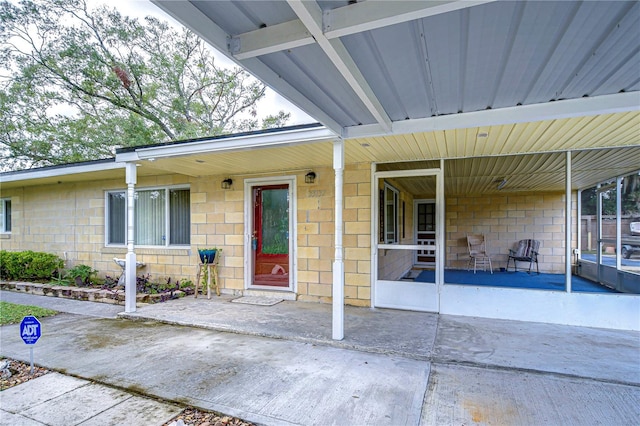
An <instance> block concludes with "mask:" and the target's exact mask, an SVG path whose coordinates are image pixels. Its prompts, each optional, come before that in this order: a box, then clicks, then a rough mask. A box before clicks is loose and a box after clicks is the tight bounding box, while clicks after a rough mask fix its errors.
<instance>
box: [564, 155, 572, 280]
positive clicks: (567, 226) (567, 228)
mask: <svg viewBox="0 0 640 426" xmlns="http://www.w3.org/2000/svg"><path fill="white" fill-rule="evenodd" d="M564 180H565V209H566V210H565V214H564V233H565V243H564V244H565V248H566V249H565V265H564V275H565V286H566V289H567V292H568V293H570V292H571V259H572V254H571V151H567V157H566V159H565V178H564Z"/></svg>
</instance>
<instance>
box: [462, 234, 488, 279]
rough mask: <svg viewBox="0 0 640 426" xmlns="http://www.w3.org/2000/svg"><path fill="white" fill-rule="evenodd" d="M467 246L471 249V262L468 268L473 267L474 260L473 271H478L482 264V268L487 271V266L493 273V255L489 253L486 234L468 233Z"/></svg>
mask: <svg viewBox="0 0 640 426" xmlns="http://www.w3.org/2000/svg"><path fill="white" fill-rule="evenodd" d="M467 248H468V249H469V263H468V264H467V269H470V268H471V263H472V262H473V273H474V274H475V273H476V270H477V269H478V266H482V270H483V271H486V270H487V266H488V267H489V272H491V273H492V274H493V267H492V266H491V256H489V255H488V254H487V242H486V240H485V238H484V234H479V235H467Z"/></svg>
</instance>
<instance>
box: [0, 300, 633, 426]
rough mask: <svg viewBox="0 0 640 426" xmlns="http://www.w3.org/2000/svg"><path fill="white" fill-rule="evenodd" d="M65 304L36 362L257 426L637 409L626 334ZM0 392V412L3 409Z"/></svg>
mask: <svg viewBox="0 0 640 426" xmlns="http://www.w3.org/2000/svg"><path fill="white" fill-rule="evenodd" d="M13 296H14V294H13V293H8V292H2V293H1V294H0V297H1V298H2V300H6V301H12V300H11V299H12V297H13ZM19 296H26V297H27V298H28V301H26V300H25V299H23V300H22V301H20V302H19V303H28V304H33V305H40V306H46V307H49V306H50V305H49V303H53V302H52V301H51V300H50V298H47V297H42V296H31V295H23V294H20V295H19ZM78 303H83V305H82V306H84V308H83V309H84V310H85V312H84V314H83V315H78V314H77V313H76V314H61V315H57V316H55V317H50V318H43V319H42V323H43V337H42V338H41V340H40V341H39V342H38V343H37V344H36V347H35V351H34V353H35V362H36V363H37V364H39V365H42V366H45V367H47V368H52V369H55V370H57V371H59V372H63V373H67V374H72V375H74V376H76V377H80V378H83V379H87V380H91V381H95V382H98V383H101V384H104V385H110V386H115V387H116V388H117V389H118V390H119V391H125V392H126V391H131V392H135V393H142V394H146V395H148V396H153V397H158V398H161V399H163V400H166V401H172V402H173V403H178V404H189V405H194V406H196V407H200V408H204V409H210V410H216V411H220V412H223V413H226V414H229V415H233V416H238V417H241V418H244V419H246V420H249V421H253V422H256V423H260V424H269V425H271V424H303V425H312V424H317V425H325V424H340V425H364V424H367V425H378V424H381V425H398V424H409V425H418V424H424V425H440V424H466V425H469V424H517V425H541V424H548V425H556V424H580V425H592V424H616V425H625V424H629V425H631V424H637V419H638V418H640V333H637V332H626V331H616V330H603V329H590V328H582V327H569V326H557V325H549V324H539V323H527V322H517V321H503V320H488V319H479V318H467V317H454V316H446V315H436V314H429V313H417V312H403V311H394V310H381V309H362V308H349V307H347V308H346V310H345V339H344V340H343V341H340V342H336V341H333V340H331V338H330V335H331V307H330V305H319V304H308V303H300V302H297V303H296V302H281V303H278V304H276V305H273V306H255V305H243V304H237V303H230V298H228V297H220V298H213V299H211V300H206V299H201V298H199V299H194V298H193V297H188V298H185V299H180V300H175V301H170V302H167V303H161V304H156V305H148V306H144V307H141V308H139V309H138V312H136V313H135V314H129V315H126V317H127V318H129V319H137V320H138V321H131V320H129V319H123V318H120V319H113V318H96V317H95V315H94V317H90V316H88V315H92V314H93V312H94V310H98V309H101V308H99V307H98V306H96V305H98V304H95V303H91V302H78ZM115 308H119V309H120V310H121V309H122V307H115ZM58 309H60V308H58ZM221 330H222V332H221ZM229 331H231V333H230V332H229ZM0 332H1V333H2V334H1V336H0V339H1V343H2V348H1V353H2V355H3V356H7V357H11V358H16V359H21V360H28V356H29V351H28V348H27V347H26V345H24V343H22V341H21V340H20V338H19V335H18V326H17V325H10V326H3V327H1V328H0ZM37 380H39V379H37ZM25 385H26V384H25ZM25 385H20V386H18V388H20V387H22V386H25ZM5 392H6V391H5ZM5 392H3V393H0V398H2V400H0V404H1V408H2V410H5V411H8V412H11V413H14V412H16V411H15V409H14V408H13V407H10V406H9V407H8V406H7V404H5V397H4V396H3V395H4V393H5ZM168 405H169V406H171V405H172V404H171V403H168ZM35 411H38V410H35ZM3 417H4V416H3ZM12 424H13V423H12ZM51 424H61V423H51ZM66 424H68V423H66ZM103 424H106V423H103ZM113 424H116V423H113ZM140 424H160V423H153V422H148V423H140Z"/></svg>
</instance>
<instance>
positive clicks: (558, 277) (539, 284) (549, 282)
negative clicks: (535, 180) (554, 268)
mask: <svg viewBox="0 0 640 426" xmlns="http://www.w3.org/2000/svg"><path fill="white" fill-rule="evenodd" d="M564 280H565V276H564V274H544V273H541V274H536V273H535V272H533V273H531V274H528V273H526V272H522V271H518V272H498V271H495V272H494V273H493V274H491V273H489V272H485V271H477V272H476V273H475V274H474V273H473V271H466V270H459V269H447V270H445V271H444V282H445V284H463V285H477V286H490V287H509V288H532V289H541V290H557V291H565V286H564ZM415 281H419V282H434V281H435V272H434V271H432V270H425V271H422V272H421V273H420V274H419V275H418V276H417V277H416V279H415ZM571 289H572V291H575V292H587V293H618V292H617V291H615V290H612V289H610V288H608V287H605V286H603V285H600V284H597V283H595V282H593V281H589V280H586V279H584V278H581V277H576V276H573V277H572V278H571Z"/></svg>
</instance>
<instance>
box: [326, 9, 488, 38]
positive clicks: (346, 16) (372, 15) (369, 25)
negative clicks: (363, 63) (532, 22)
mask: <svg viewBox="0 0 640 426" xmlns="http://www.w3.org/2000/svg"><path fill="white" fill-rule="evenodd" d="M493 1H496V0H477V1H473V0H448V1H365V2H362V3H355V4H352V5H349V6H344V7H339V8H336V9H331V10H327V11H325V12H324V20H323V21H324V28H323V29H324V35H325V36H326V37H327V38H328V39H333V38H337V37H343V36H347V35H350V34H355V33H360V32H363V31H370V30H375V29H376V28H382V27H386V26H389V25H395V24H400V23H403V22H408V21H413V20H416V19H422V18H426V17H428V16H434V15H439V14H442V13H447V12H451V11H454V10H460V9H465V8H468V7H472V6H476V5H479V4H484V3H490V2H493Z"/></svg>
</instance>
